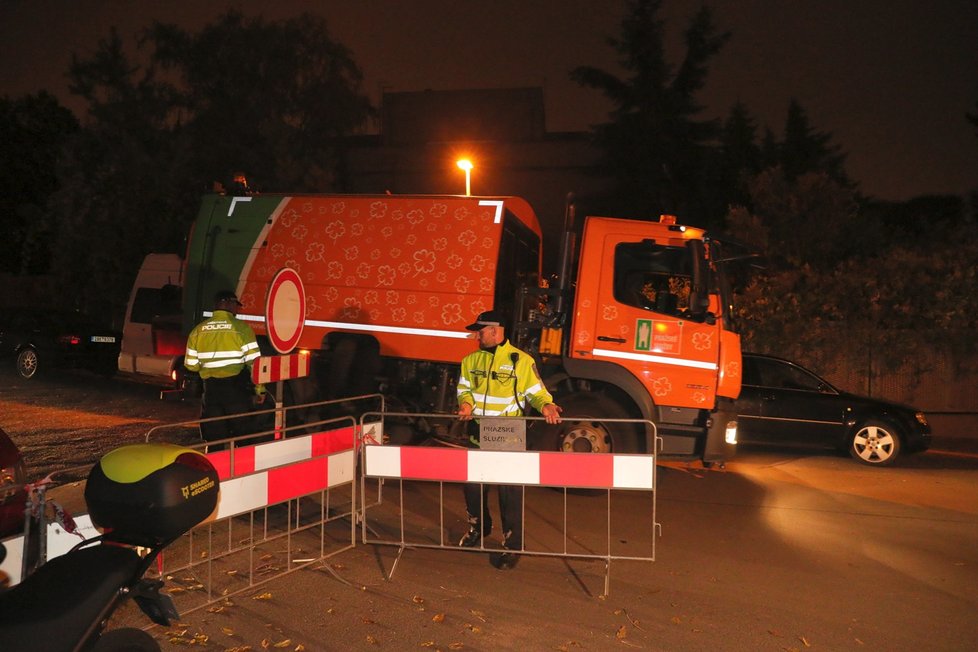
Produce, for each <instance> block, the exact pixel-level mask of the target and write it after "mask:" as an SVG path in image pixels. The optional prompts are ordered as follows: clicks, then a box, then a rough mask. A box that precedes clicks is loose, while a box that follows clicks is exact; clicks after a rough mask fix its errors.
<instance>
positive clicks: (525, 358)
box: [458, 340, 554, 417]
mask: <svg viewBox="0 0 978 652" xmlns="http://www.w3.org/2000/svg"><path fill="white" fill-rule="evenodd" d="M514 353H515V354H516V355H517V358H516V363H515V364H514V363H513V354H514ZM553 400H554V399H553V396H551V394H550V392H548V391H547V388H546V387H545V386H544V385H543V381H542V380H540V374H539V373H538V372H537V367H536V363H534V361H533V358H532V357H530V355H529V354H528V353H525V352H523V351H521V350H519V349H518V348H516V347H515V346H513V345H512V344H510V343H509V340H506V341H505V342H503V343H502V344H500V345H499V346H497V347H496V349H495V351H492V352H490V351H483V350H482V349H479V350H478V351H474V352H472V353H470V354H469V355H467V356H465V358H463V359H462V372H461V374H460V375H459V379H458V404H459V406H460V407H461V405H462V404H463V403H469V404H470V405H472V414H473V415H475V416H477V417H479V416H486V417H508V416H519V415H521V414H523V407H524V406H525V405H526V404H527V403H529V404H530V405H532V406H533V407H534V409H536V410H537V411H541V410H542V409H543V406H544V405H546V404H547V403H553Z"/></svg>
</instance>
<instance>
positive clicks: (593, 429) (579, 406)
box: [537, 394, 645, 453]
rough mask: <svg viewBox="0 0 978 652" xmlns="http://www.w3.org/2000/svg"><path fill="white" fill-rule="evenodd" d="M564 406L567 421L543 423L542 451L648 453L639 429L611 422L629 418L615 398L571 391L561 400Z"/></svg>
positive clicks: (539, 442) (563, 415)
mask: <svg viewBox="0 0 978 652" xmlns="http://www.w3.org/2000/svg"><path fill="white" fill-rule="evenodd" d="M557 404H558V405H560V407H562V408H563V410H564V411H563V412H562V413H561V418H562V419H563V421H562V422H561V423H559V424H557V425H553V426H551V425H546V424H543V428H542V432H541V436H540V437H539V439H538V441H537V443H538V445H539V448H540V449H541V450H556V451H561V452H565V453H641V452H644V450H643V449H644V448H645V447H644V446H642V445H641V442H642V440H643V438H642V436H641V435H640V433H639V428H638V426H637V425H636V424H633V423H609V422H605V421H601V417H605V418H609V419H621V418H626V417H627V415H626V414H625V411H624V410H623V409H622V408H621V406H620V405H618V404H617V403H616V402H615V401H613V400H611V399H609V398H608V397H606V396H602V395H600V394H571V395H569V396H566V397H563V398H561V399H560V400H558V401H557Z"/></svg>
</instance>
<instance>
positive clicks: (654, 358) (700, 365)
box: [592, 349, 717, 371]
mask: <svg viewBox="0 0 978 652" xmlns="http://www.w3.org/2000/svg"><path fill="white" fill-rule="evenodd" d="M592 353H593V354H594V355H596V356H603V357H605V358H618V359H620V360H638V361H639V362H654V363H656V364H667V365H672V366H675V367H693V368H694V369H709V370H711V371H716V369H717V364H716V363H715V362H701V361H699V360H683V359H682V358H667V357H665V356H662V355H649V354H647V353H630V352H627V351H609V350H608V349H594V350H593V351H592Z"/></svg>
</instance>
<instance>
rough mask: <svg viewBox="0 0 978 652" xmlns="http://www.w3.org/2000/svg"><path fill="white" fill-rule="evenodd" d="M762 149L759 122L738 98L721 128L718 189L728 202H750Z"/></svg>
mask: <svg viewBox="0 0 978 652" xmlns="http://www.w3.org/2000/svg"><path fill="white" fill-rule="evenodd" d="M762 161H763V158H762V150H761V146H760V145H758V144H757V122H756V121H755V120H754V118H753V116H751V114H750V112H749V111H748V110H747V106H746V105H745V104H743V103H741V102H738V103H737V104H735V105H734V106H733V108H731V109H730V113H729V115H728V116H727V119H726V120H725V121H724V123H723V128H722V130H721V132H720V163H719V174H718V179H717V183H718V190H719V191H720V192H721V193H722V196H723V198H724V200H725V201H726V203H727V204H728V205H729V204H733V205H737V206H746V205H747V204H748V202H749V201H750V190H749V188H748V184H749V183H750V180H751V179H752V178H753V177H754V176H755V175H756V174H758V173H759V172H760V171H761V168H762Z"/></svg>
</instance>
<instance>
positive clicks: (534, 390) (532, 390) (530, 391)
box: [523, 383, 543, 396]
mask: <svg viewBox="0 0 978 652" xmlns="http://www.w3.org/2000/svg"><path fill="white" fill-rule="evenodd" d="M541 389H543V387H542V386H541V385H540V383H537V384H536V385H534V386H533V387H527V388H526V391H524V392H523V395H524V396H526V395H530V396H533V395H534V394H536V393H537V392H539V391H540V390H541Z"/></svg>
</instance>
